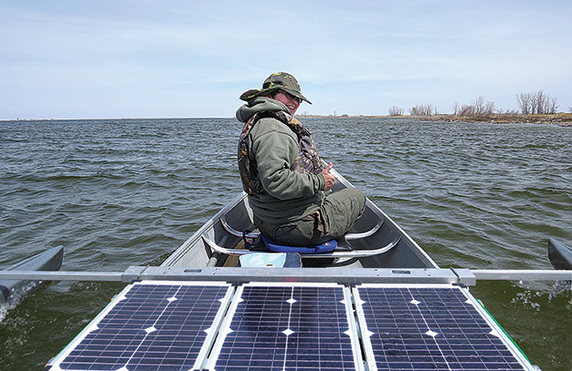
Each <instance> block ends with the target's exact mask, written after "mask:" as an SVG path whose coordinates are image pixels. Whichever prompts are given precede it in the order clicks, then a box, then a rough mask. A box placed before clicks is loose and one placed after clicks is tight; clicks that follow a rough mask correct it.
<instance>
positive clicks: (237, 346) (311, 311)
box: [207, 284, 361, 371]
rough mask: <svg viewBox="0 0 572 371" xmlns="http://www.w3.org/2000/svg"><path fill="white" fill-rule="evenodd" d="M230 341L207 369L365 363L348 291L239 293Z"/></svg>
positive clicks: (253, 288)
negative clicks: (349, 317) (361, 359)
mask: <svg viewBox="0 0 572 371" xmlns="http://www.w3.org/2000/svg"><path fill="white" fill-rule="evenodd" d="M237 294H239V295H237V297H236V300H235V301H234V302H233V305H232V306H231V310H232V311H234V315H232V318H231V319H230V318H229V320H228V323H227V324H226V326H225V327H223V333H224V334H225V335H226V336H225V337H223V338H221V339H220V340H219V341H217V344H215V351H214V353H213V354H214V355H213V359H211V361H210V363H209V364H208V366H207V369H216V371H222V370H246V369H248V370H323V371H326V370H356V369H360V368H359V367H358V366H357V365H358V364H359V361H358V358H355V357H361V354H360V352H359V350H357V351H354V350H356V349H359V346H358V345H357V333H356V331H355V327H354V326H353V325H352V324H353V321H348V309H347V307H346V303H347V302H348V301H349V299H348V295H349V294H350V291H349V289H347V288H344V287H343V286H337V285H320V284H313V285H312V286H304V285H292V284H290V285H288V286H284V284H282V285H268V284H261V285H256V284H250V285H245V286H243V287H240V288H239V289H238V290H237Z"/></svg>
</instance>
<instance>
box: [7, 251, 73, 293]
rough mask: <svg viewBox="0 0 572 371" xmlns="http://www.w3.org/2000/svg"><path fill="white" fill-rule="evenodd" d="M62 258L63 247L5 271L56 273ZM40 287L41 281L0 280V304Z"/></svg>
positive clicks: (35, 256) (42, 253)
mask: <svg viewBox="0 0 572 371" xmlns="http://www.w3.org/2000/svg"><path fill="white" fill-rule="evenodd" d="M63 256H64V248H63V246H58V247H53V248H51V249H48V250H46V251H44V252H41V253H39V254H37V255H34V256H32V257H30V258H27V259H26V260H23V261H21V262H19V263H17V264H14V265H12V266H11V267H9V268H7V269H6V270H7V271H57V270H59V269H60V268H61V266H62V260H63ZM41 286H42V281H32V280H26V279H18V280H1V279H0V292H1V293H2V294H1V295H0V304H3V303H6V302H8V301H10V300H12V299H14V298H16V297H21V296H22V295H24V294H26V293H29V292H32V291H34V290H37V289H38V288H40V287H41Z"/></svg>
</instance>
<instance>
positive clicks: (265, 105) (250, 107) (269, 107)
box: [236, 97, 290, 122]
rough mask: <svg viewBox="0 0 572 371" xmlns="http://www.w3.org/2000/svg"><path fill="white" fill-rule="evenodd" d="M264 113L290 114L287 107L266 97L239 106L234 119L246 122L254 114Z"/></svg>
mask: <svg viewBox="0 0 572 371" xmlns="http://www.w3.org/2000/svg"><path fill="white" fill-rule="evenodd" d="M265 111H284V112H286V113H288V114H289V113H290V111H289V110H288V107H286V105H284V104H283V103H281V102H279V101H277V100H274V99H271V98H267V97H257V98H255V99H252V100H251V101H249V102H248V103H246V104H244V105H242V106H240V108H239V109H238V110H237V111H236V118H237V119H238V120H239V121H240V122H247V121H248V120H249V119H250V118H251V117H252V116H254V114H255V113H258V112H265Z"/></svg>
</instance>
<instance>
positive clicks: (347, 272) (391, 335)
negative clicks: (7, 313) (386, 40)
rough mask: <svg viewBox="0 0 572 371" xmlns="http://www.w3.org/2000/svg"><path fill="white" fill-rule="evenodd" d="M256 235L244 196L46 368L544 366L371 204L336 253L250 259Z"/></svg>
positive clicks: (135, 280)
mask: <svg viewBox="0 0 572 371" xmlns="http://www.w3.org/2000/svg"><path fill="white" fill-rule="evenodd" d="M334 175H336V183H335V184H334V188H333V189H334V191H337V190H339V189H343V188H345V187H353V186H352V185H351V183H350V182H349V181H347V180H346V179H345V178H344V177H343V176H341V175H340V174H338V173H337V172H334ZM253 230H255V227H254V225H253V223H252V210H251V209H250V207H249V205H248V197H247V196H246V194H244V193H242V194H239V195H238V196H237V197H236V198H235V199H234V200H232V201H231V202H230V203H229V204H228V205H227V206H225V207H224V208H223V209H222V210H220V211H219V212H218V213H217V214H216V215H215V216H213V217H212V218H211V219H210V220H208V221H207V222H206V223H205V224H204V225H203V226H202V227H201V228H200V229H199V230H197V231H196V232H195V233H194V234H193V235H192V236H191V237H190V238H189V239H188V240H187V241H185V242H184V243H183V244H182V245H181V246H180V247H179V248H178V249H176V251H174V252H173V253H172V254H171V255H170V256H169V257H168V258H167V259H166V260H165V261H164V262H163V263H162V264H161V266H159V267H130V269H128V270H127V271H125V272H123V273H122V274H120V275H116V278H118V279H121V280H123V281H124V282H131V283H130V284H129V285H128V286H127V287H126V288H125V289H124V290H123V291H122V292H121V293H120V294H118V295H117V296H116V297H115V298H114V299H113V300H112V301H111V303H109V304H108V305H107V307H106V308H104V309H103V310H102V311H101V313H100V314H99V315H98V316H97V317H96V318H95V319H94V320H93V321H92V322H91V323H90V324H88V325H87V326H86V328H85V329H84V330H83V331H82V332H81V333H80V334H79V335H78V336H77V337H76V338H75V339H74V340H73V341H71V342H70V344H68V346H66V347H65V348H64V349H63V350H62V351H61V352H60V353H59V354H58V355H57V356H56V357H55V358H54V359H52V360H51V361H50V362H49V363H48V364H47V366H46V370H50V371H64V370H65V371H68V370H76V371H77V370H121V371H135V370H161V371H162V370H165V371H166V370H218V371H220V370H250V369H252V370H302V369H303V370H324V369H332V370H333V369H335V370H362V371H373V370H393V369H402V370H419V369H448V370H453V369H455V370H456V369H482V370H509V369H510V370H530V371H532V370H537V368H535V367H534V366H532V365H531V364H530V362H529V361H528V359H527V358H526V356H525V355H524V354H523V353H522V352H521V351H520V350H519V349H518V347H517V346H516V345H515V344H514V343H513V342H512V340H511V339H510V337H509V336H508V335H507V334H506V333H505V332H504V330H502V328H500V326H499V325H498V323H497V322H496V321H495V320H494V319H493V318H492V317H491V316H490V314H489V313H488V312H487V311H486V310H485V309H484V307H482V305H481V304H480V302H478V301H477V300H476V299H475V298H474V297H473V296H472V295H471V293H470V292H469V289H468V288H467V287H465V286H464V285H460V284H459V278H460V277H458V275H459V274H461V275H462V273H459V272H457V273H456V272H454V271H452V270H449V269H440V268H439V266H438V265H437V264H436V263H435V262H434V261H433V260H432V259H431V257H430V256H429V255H428V254H427V253H426V252H425V251H423V249H421V247H420V246H419V245H418V244H417V243H416V242H415V241H414V240H413V239H412V238H411V237H410V236H409V235H408V234H407V233H406V232H405V231H404V230H403V229H401V228H400V227H399V226H398V225H397V224H396V223H395V222H394V221H393V220H392V219H391V218H390V217H389V216H388V215H386V214H385V213H384V212H383V211H382V210H381V209H380V208H379V207H377V206H376V205H375V204H374V203H373V202H371V201H370V200H369V199H368V200H367V203H366V210H365V212H364V214H363V216H362V217H361V218H360V220H358V222H357V223H356V224H355V226H354V227H353V228H352V230H351V231H350V232H349V233H348V234H347V235H346V236H345V237H344V238H342V239H340V241H338V242H339V243H338V248H337V249H336V250H334V251H332V252H327V253H320V254H303V255H301V254H296V253H294V254H291V253H285V254H281V253H268V252H261V251H252V250H249V249H247V248H245V243H244V242H245V241H244V240H245V239H249V238H255V237H256V235H255V233H256V231H254V232H251V231H253ZM253 257H254V258H260V259H251V258H253ZM278 257H282V258H284V259H282V260H280V259H278ZM292 257H295V258H296V257H297V259H293V260H292V259H289V258H292ZM288 262H290V263H292V262H293V263H295V264H292V265H289V264H288ZM119 276H120V277H119Z"/></svg>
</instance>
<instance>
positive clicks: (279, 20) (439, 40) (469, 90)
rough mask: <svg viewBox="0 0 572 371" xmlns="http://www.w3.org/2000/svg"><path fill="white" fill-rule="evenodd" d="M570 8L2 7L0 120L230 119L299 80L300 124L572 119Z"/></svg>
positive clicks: (458, 4)
mask: <svg viewBox="0 0 572 371" xmlns="http://www.w3.org/2000/svg"><path fill="white" fill-rule="evenodd" d="M571 14H572V1H569V0H563V1H550V0H547V1H529V0H521V1H512V0H507V1H505V0H480V1H459V0H450V1H448V0H442V1H435V0H427V1H421V0H412V1H395V0H393V1H384V0H378V1H360V0H354V1H347V0H343V1H338V0H327V1H308V0H302V1H297V0H289V1H282V2H272V1H258V0H250V1H244V2H243V1H217V0H210V1H201V0H195V1H182V0H181V1H171V0H161V1H159V0H157V1H151V0H141V1H134V0H98V1H88V0H66V1H64V0H52V1H37V0H36V1H32V0H19V1H10V0H0V119H4V120H11V119H92V118H93V119H97V118H186V117H233V116H234V113H235V111H236V109H237V108H238V107H239V106H240V105H241V104H242V102H241V101H240V100H239V99H238V97H239V96H240V94H241V93H242V92H244V91H246V90H248V89H252V88H260V87H261V85H262V82H263V81H264V79H265V78H266V77H267V76H269V75H270V74H271V73H273V72H278V71H286V72H289V73H291V74H293V75H294V76H295V77H296V78H297V79H298V81H299V82H300V84H301V86H302V92H303V94H304V95H305V96H306V97H308V99H310V100H311V101H312V103H313V104H312V105H308V104H307V103H303V104H302V106H301V107H300V108H299V110H298V113H307V114H316V115H332V114H336V115H343V114H348V115H387V114H388V109H389V108H390V107H398V108H401V109H403V110H404V112H405V113H406V114H407V113H408V112H409V109H410V108H411V107H413V106H416V105H432V106H433V107H435V108H436V109H437V110H438V112H440V113H452V112H453V106H454V104H455V103H457V104H459V105H461V106H462V105H465V104H472V103H473V102H474V101H475V99H477V98H478V97H483V98H484V100H485V101H489V102H494V103H495V106H496V108H497V109H500V110H504V111H506V110H518V104H517V99H516V96H517V95H519V94H521V93H536V92H537V91H539V90H542V91H543V92H544V93H546V94H548V95H549V96H550V97H551V98H556V99H557V101H558V105H559V107H558V110H559V111H563V112H569V111H570V110H571V109H572V22H571V21H570V15H571Z"/></svg>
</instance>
